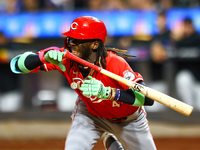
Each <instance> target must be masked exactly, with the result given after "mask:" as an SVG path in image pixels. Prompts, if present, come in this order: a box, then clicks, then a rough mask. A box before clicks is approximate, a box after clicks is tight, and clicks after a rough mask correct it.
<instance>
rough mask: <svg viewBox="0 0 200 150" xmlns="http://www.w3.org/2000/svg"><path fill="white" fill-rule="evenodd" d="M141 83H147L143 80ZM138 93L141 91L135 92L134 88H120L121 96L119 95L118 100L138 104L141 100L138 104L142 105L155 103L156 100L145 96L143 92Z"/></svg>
mask: <svg viewBox="0 0 200 150" xmlns="http://www.w3.org/2000/svg"><path fill="white" fill-rule="evenodd" d="M139 83H140V84H142V85H145V86H146V84H145V83H144V82H142V81H141V82H139ZM138 94H139V93H134V92H133V90H132V89H127V90H120V96H119V99H118V101H120V102H124V103H127V104H130V105H137V103H138V101H139V104H138V105H140V106H141V105H148V106H151V105H153V104H154V100H152V99H150V98H148V97H146V96H143V95H142V94H141V95H138Z"/></svg>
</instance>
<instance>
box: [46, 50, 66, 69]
mask: <svg viewBox="0 0 200 150" xmlns="http://www.w3.org/2000/svg"><path fill="white" fill-rule="evenodd" d="M64 55H65V52H60V51H54V50H50V51H48V52H46V53H45V55H44V59H45V60H46V61H47V62H49V63H52V64H54V65H57V66H59V68H60V69H61V70H62V71H63V72H65V71H66V68H65V66H64V65H63V64H62V59H63V57H64Z"/></svg>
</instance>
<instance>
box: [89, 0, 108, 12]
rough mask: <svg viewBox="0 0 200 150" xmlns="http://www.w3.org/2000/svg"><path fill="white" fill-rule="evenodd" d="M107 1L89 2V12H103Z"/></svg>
mask: <svg viewBox="0 0 200 150" xmlns="http://www.w3.org/2000/svg"><path fill="white" fill-rule="evenodd" d="M104 4H105V0H88V9H89V10H102V9H104Z"/></svg>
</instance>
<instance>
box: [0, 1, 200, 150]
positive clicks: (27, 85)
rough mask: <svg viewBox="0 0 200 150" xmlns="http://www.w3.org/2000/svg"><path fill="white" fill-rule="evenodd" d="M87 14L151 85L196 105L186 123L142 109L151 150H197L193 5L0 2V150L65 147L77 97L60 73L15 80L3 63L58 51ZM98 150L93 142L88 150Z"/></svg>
mask: <svg viewBox="0 0 200 150" xmlns="http://www.w3.org/2000/svg"><path fill="white" fill-rule="evenodd" d="M86 15H87V16H94V17H97V18H99V19H101V20H102V21H103V22H104V23H105V24H106V26H107V30H108V37H107V40H106V46H110V47H117V48H121V49H127V50H128V53H129V54H133V55H136V56H137V57H136V58H134V59H130V60H128V62H129V63H130V65H131V67H132V68H133V69H134V71H136V72H140V73H141V74H142V75H143V77H144V80H145V82H146V84H147V85H148V86H149V87H151V88H153V89H156V90H158V91H161V92H163V93H166V94H168V95H170V96H172V97H174V98H177V99H180V100H181V101H183V102H185V103H187V104H189V105H192V106H193V107H194V111H193V113H192V114H191V116H190V117H186V116H184V115H182V114H179V113H178V112H175V111H174V110H171V109H169V108H167V107H165V106H162V105H161V104H159V103H157V102H156V103H155V105H154V106H153V107H146V111H147V112H148V116H147V117H148V120H149V125H150V128H151V131H152V135H153V136H154V138H155V142H156V145H157V148H158V149H159V150H188V149H189V150H199V149H200V143H199V141H200V119H199V115H200V38H199V33H200V1H199V0H139V1H138V0H0V150H8V149H13V150H28V149H32V150H38V149H40V150H42V149H48V150H61V149H63V148H64V142H65V138H66V135H67V131H68V129H69V127H70V122H71V118H70V117H71V114H72V110H73V107H74V102H75V99H76V93H74V91H73V90H71V89H70V86H69V85H68V83H67V81H66V79H65V78H64V77H62V76H61V75H60V74H59V73H58V72H53V71H52V72H49V73H44V72H39V73H36V74H26V75H24V74H22V75H16V74H13V73H12V72H11V71H10V67H9V65H10V64H9V63H10V60H11V59H12V58H13V57H14V56H16V55H19V54H21V53H23V52H25V51H33V52H37V51H38V50H41V49H44V48H46V47H50V46H58V47H62V46H63V41H64V38H63V37H62V36H61V33H62V32H64V31H66V30H68V29H69V26H70V23H71V22H72V21H73V20H74V19H75V18H77V17H79V16H86ZM188 20H189V21H188ZM188 24H190V25H192V27H191V26H190V25H188ZM188 66H189V67H188ZM191 66H192V67H191ZM185 87H188V89H187V88H185ZM102 149H103V147H102V142H101V141H99V142H98V144H97V145H96V146H95V148H94V150H102Z"/></svg>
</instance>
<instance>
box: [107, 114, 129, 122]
mask: <svg viewBox="0 0 200 150" xmlns="http://www.w3.org/2000/svg"><path fill="white" fill-rule="evenodd" d="M126 119H127V116H126V117H122V118H110V119H109V120H110V121H111V122H113V123H120V122H124V121H125V120H126Z"/></svg>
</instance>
